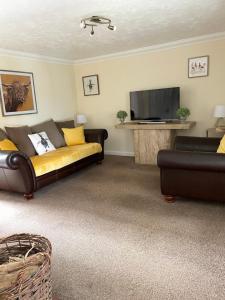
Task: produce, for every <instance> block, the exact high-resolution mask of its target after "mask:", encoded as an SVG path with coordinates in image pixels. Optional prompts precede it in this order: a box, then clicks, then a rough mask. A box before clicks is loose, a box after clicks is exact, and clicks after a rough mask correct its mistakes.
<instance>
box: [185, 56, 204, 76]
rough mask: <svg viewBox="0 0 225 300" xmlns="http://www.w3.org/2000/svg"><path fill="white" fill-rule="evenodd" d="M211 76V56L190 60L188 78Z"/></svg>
mask: <svg viewBox="0 0 225 300" xmlns="http://www.w3.org/2000/svg"><path fill="white" fill-rule="evenodd" d="M208 75H209V56H208V55H206V56H200V57H193V58H189V59H188V78H194V77H204V76H208Z"/></svg>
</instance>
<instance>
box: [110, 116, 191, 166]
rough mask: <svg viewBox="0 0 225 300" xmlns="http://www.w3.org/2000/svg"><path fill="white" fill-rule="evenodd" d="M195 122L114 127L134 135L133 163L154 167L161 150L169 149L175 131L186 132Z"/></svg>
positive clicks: (132, 123) (131, 124)
mask: <svg viewBox="0 0 225 300" xmlns="http://www.w3.org/2000/svg"><path fill="white" fill-rule="evenodd" d="M195 124H196V122H172V123H170V122H168V123H157V122H154V123H145V124H143V123H141V124H140V123H138V122H127V123H123V124H118V125H116V128H118V129H130V130H133V133H134V153H135V163H137V164H148V165H155V164H156V163H157V154H158V151H159V150H161V149H171V147H172V144H173V141H174V137H175V135H176V130H188V129H191V128H192V127H194V126H195Z"/></svg>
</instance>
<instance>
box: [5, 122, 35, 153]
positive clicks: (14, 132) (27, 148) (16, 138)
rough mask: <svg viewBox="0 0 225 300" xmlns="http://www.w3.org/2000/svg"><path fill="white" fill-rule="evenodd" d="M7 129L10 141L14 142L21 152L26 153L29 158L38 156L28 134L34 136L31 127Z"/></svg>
mask: <svg viewBox="0 0 225 300" xmlns="http://www.w3.org/2000/svg"><path fill="white" fill-rule="evenodd" d="M5 129H6V132H7V134H8V136H9V138H10V140H12V141H13V143H14V144H15V145H16V147H17V148H18V149H19V150H20V151H22V152H24V153H25V154H26V155H28V156H33V155H35V154H36V152H35V149H34V147H33V145H32V143H31V141H30V139H29V137H28V134H32V131H31V128H30V127H29V126H21V127H5Z"/></svg>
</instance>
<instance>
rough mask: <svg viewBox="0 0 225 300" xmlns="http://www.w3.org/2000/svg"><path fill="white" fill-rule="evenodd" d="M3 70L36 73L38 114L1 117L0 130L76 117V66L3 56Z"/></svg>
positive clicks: (1, 62) (0, 64)
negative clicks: (5, 127) (51, 119)
mask: <svg viewBox="0 0 225 300" xmlns="http://www.w3.org/2000/svg"><path fill="white" fill-rule="evenodd" d="M0 69H1V70H13V71H24V72H33V75H34V85H35V91H36V100H37V107H38V113H37V114H29V115H18V116H7V117H3V116H2V114H0V127H1V128H3V127H4V126H18V125H32V124H36V123H39V122H41V121H44V120H47V119H49V118H53V119H55V120H65V119H69V118H74V114H75V91H74V70H73V66H72V65H66V64H60V63H52V62H46V61H44V60H41V59H40V60H39V59H29V58H21V57H14V56H3V55H1V56H0Z"/></svg>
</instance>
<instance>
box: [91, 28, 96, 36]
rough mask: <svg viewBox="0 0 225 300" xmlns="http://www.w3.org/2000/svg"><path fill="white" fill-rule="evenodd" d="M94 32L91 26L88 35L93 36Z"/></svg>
mask: <svg viewBox="0 0 225 300" xmlns="http://www.w3.org/2000/svg"><path fill="white" fill-rule="evenodd" d="M94 34H95V32H94V28H93V26H92V27H91V32H90V36H93V35H94Z"/></svg>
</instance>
